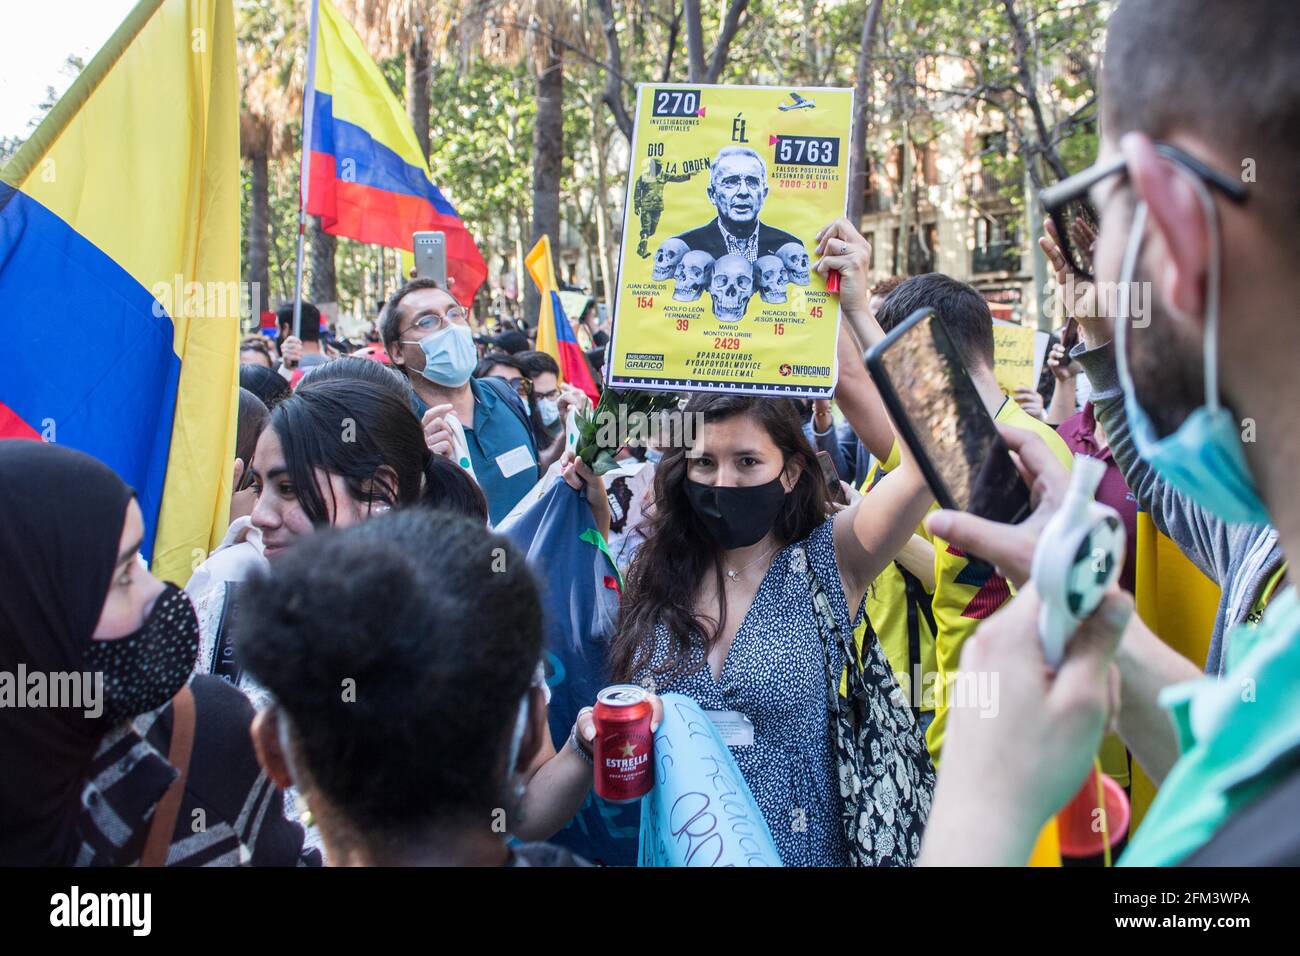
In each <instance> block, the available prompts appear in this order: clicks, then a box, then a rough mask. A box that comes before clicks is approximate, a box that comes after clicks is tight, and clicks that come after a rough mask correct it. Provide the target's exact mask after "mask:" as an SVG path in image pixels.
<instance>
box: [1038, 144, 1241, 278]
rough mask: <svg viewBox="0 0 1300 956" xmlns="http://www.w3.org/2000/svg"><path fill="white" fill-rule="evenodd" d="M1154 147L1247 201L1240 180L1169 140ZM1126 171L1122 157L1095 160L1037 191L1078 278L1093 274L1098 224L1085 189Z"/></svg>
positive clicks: (1233, 196) (1221, 189)
mask: <svg viewBox="0 0 1300 956" xmlns="http://www.w3.org/2000/svg"><path fill="white" fill-rule="evenodd" d="M1155 151H1156V152H1157V153H1159V154H1160V155H1161V156H1163V157H1165V158H1166V159H1168V160H1169V161H1170V162H1172V163H1175V164H1176V165H1178V166H1181V167H1182V168H1183V169H1185V170H1187V171H1188V172H1189V173H1191V174H1192V175H1194V176H1196V177H1197V178H1198V179H1201V180H1202V181H1204V182H1205V183H1206V184H1207V185H1209V186H1212V187H1213V188H1215V189H1217V190H1218V191H1219V192H1221V193H1223V194H1224V195H1225V196H1227V197H1228V199H1230V200H1231V201H1232V202H1234V203H1236V204H1237V205H1241V204H1242V203H1244V202H1245V201H1246V197H1247V196H1248V195H1249V193H1248V191H1247V189H1246V187H1245V186H1244V185H1243V184H1242V183H1241V182H1240V181H1238V180H1236V179H1233V178H1232V177H1230V176H1227V175H1225V174H1224V173H1221V172H1219V171H1218V170H1217V169H1214V168H1213V167H1211V166H1207V165H1206V164H1205V163H1203V162H1201V161H1200V160H1199V159H1197V158H1196V157H1195V156H1193V155H1191V154H1190V153H1187V152H1184V151H1183V150H1181V149H1179V148H1178V147H1177V146H1171V145H1170V144H1168V143H1156V144H1155ZM1126 172H1127V164H1126V163H1125V159H1124V157H1123V156H1116V157H1114V158H1113V159H1109V160H1107V161H1106V162H1104V163H1095V164H1093V165H1092V166H1089V167H1088V168H1087V169H1085V170H1083V171H1082V172H1080V173H1075V174H1074V175H1073V176H1070V177H1069V178H1068V179H1063V180H1061V181H1060V182H1059V183H1057V184H1055V185H1054V186H1048V187H1047V188H1046V189H1044V190H1043V191H1042V192H1040V193H1039V194H1038V201H1039V202H1041V203H1042V204H1043V209H1044V210H1046V211H1047V214H1048V215H1049V216H1051V217H1052V224H1053V225H1054V226H1055V227H1056V235H1057V237H1058V239H1059V241H1060V246H1061V253H1062V255H1064V256H1065V261H1066V262H1067V263H1069V265H1070V268H1071V269H1073V270H1074V273H1075V275H1077V276H1078V277H1079V278H1081V279H1086V280H1089V281H1091V280H1092V278H1093V274H1092V244H1093V242H1094V241H1095V240H1096V238H1097V230H1098V225H1099V223H1098V217H1097V211H1096V209H1095V208H1093V205H1092V203H1091V202H1089V200H1088V191H1089V190H1090V189H1092V187H1093V186H1095V185H1097V183H1099V182H1101V181H1102V180H1103V179H1106V178H1107V177H1109V176H1114V175H1116V174H1117V173H1126Z"/></svg>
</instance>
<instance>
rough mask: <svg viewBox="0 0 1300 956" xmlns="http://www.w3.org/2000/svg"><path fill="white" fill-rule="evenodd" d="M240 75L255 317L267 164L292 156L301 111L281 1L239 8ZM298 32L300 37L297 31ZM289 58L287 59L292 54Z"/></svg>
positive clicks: (263, 278)
mask: <svg viewBox="0 0 1300 956" xmlns="http://www.w3.org/2000/svg"><path fill="white" fill-rule="evenodd" d="M239 13H240V22H239V41H240V42H239V74H240V88H241V89H242V91H243V99H242V102H241V104H240V115H239V152H240V156H241V157H242V158H243V159H245V160H247V161H248V164H249V169H250V174H251V175H250V186H251V193H252V196H251V203H250V208H249V216H248V273H249V274H248V280H249V281H250V282H251V283H252V284H253V300H252V301H251V302H250V308H251V309H252V312H253V315H254V317H255V318H256V317H257V316H260V315H261V313H262V312H263V311H265V310H266V309H267V308H268V305H269V296H270V290H271V277H270V225H271V206H270V163H271V160H273V159H279V158H281V157H283V156H286V155H289V154H291V153H292V152H293V147H294V140H293V127H294V121H295V120H296V119H297V117H298V116H299V115H300V114H301V110H302V106H301V104H302V80H301V75H300V73H301V71H295V70H294V69H293V62H292V59H291V60H290V61H287V62H286V61H285V60H284V59H283V56H282V54H281V52H280V51H284V50H293V49H294V44H293V43H292V42H286V41H287V39H288V37H289V35H290V34H292V33H293V32H294V28H295V25H296V24H295V23H294V15H293V10H292V9H291V8H290V7H289V6H288V4H286V3H285V2H284V0H257V2H250V3H245V4H241V5H240V7H239ZM298 32H302V31H301V28H300V27H299V30H298ZM291 56H292V54H291Z"/></svg>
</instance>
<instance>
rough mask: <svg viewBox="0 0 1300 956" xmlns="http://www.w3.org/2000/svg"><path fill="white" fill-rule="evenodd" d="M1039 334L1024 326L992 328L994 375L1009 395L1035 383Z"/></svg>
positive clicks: (997, 326)
mask: <svg viewBox="0 0 1300 956" xmlns="http://www.w3.org/2000/svg"><path fill="white" fill-rule="evenodd" d="M1038 334H1039V333H1038V330H1037V329H1031V328H1027V327H1026V326H1023V325H1003V324H1000V323H995V324H994V326H993V374H994V375H995V376H996V377H997V380H998V385H1000V386H1001V387H1002V391H1004V392H1006V393H1007V394H1008V395H1010V394H1013V393H1014V392H1015V390H1016V389H1017V388H1034V387H1035V386H1036V385H1037V384H1038V374H1037V372H1036V371H1035V365H1036V363H1035V360H1034V353H1035V351H1036V347H1037V343H1038Z"/></svg>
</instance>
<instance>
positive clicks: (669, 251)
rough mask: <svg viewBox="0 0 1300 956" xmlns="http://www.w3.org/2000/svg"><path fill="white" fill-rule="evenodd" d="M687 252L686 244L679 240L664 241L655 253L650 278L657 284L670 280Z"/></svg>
mask: <svg viewBox="0 0 1300 956" xmlns="http://www.w3.org/2000/svg"><path fill="white" fill-rule="evenodd" d="M688 251H689V250H688V247H687V245H686V243H684V242H682V241H681V240H680V239H677V238H673V239H665V240H664V242H663V244H662V245H660V246H659V249H658V250H657V251H656V252H655V264H654V266H653V267H652V268H651V270H650V278H652V279H654V280H655V281H657V282H663V281H664V280H665V279H671V278H672V276H673V273H674V272H676V271H677V263H679V262H681V261H682V256H684V255H686V253H687V252H688Z"/></svg>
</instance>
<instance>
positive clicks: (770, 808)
mask: <svg viewBox="0 0 1300 956" xmlns="http://www.w3.org/2000/svg"><path fill="white" fill-rule="evenodd" d="M810 564H811V565H812V567H813V568H814V569H815V570H816V572H817V577H818V579H819V580H820V581H821V584H822V587H823V589H824V591H825V593H826V597H827V599H828V600H829V602H830V606H831V609H832V612H833V613H834V614H835V617H836V620H837V621H838V623H839V625H840V627H841V628H844V629H845V632H846V633H851V632H852V628H853V626H854V625H855V624H856V623H857V622H858V620H860V619H861V615H862V608H861V606H859V607H858V608H856V609H855V610H854V612H853V614H852V615H850V613H849V608H848V606H847V603H846V600H845V597H844V588H843V586H842V584H841V582H840V572H839V567H838V566H837V564H836V562H835V544H834V541H833V540H832V519H829V518H828V519H827V520H826V521H825V522H824V523H823V524H821V525H820V526H819V527H818V528H817V529H816V530H814V531H813V533H812V534H810V535H809V536H808V537H807V538H805V539H804V540H803V541H797V542H794V543H792V544H789V545H787V546H786V547H785V548H783V549H782V550H781V551H779V552H777V554H776V557H775V558H774V559H773V560H772V564H771V566H770V567H769V568H768V570H767V574H766V575H765V576H764V578H763V581H762V583H761V584H760V585H759V588H758V591H757V593H756V594H755V595H754V602H753V604H752V605H751V606H750V608H749V611H748V613H747V614H746V615H745V618H744V620H743V621H742V622H741V624H740V627H739V629H738V630H737V631H736V637H735V640H734V641H733V642H732V645H731V648H730V649H729V650H728V652H727V658H726V660H725V661H724V662H723V665H722V672H721V674H720V676H719V678H718V679H717V680H714V678H713V674H712V672H711V671H710V669H709V666H708V661H707V659H706V655H705V650H704V642H703V638H702V636H701V635H698V634H696V635H693V636H692V644H693V646H692V648H691V652H690V655H689V656H688V658H687V663H686V668H690V667H693V666H694V665H696V664H697V663H698V664H700V666H699V667H698V669H696V670H694V671H693V672H692V673H690V674H686V675H684V676H680V675H671V676H665V675H662V674H655V675H654V684H653V686H654V689H655V692H656V693H660V694H666V693H678V694H684V695H686V696H687V697H690V698H692V699H694V700H695V701H696V702H698V703H699V704H700V706H701V707H703V708H704V709H705V710H721V711H740V712H741V713H743V714H744V715H745V716H746V717H748V718H749V720H750V721H751V722H752V723H753V725H754V743H753V744H752V745H750V746H733V747H731V748H730V749H731V753H732V756H734V757H735V758H736V763H737V764H738V765H739V767H740V771H741V773H742V774H744V777H745V781H746V783H748V784H749V789H750V791H751V792H752V793H753V795H754V800H755V802H756V803H757V804H758V807H759V809H760V810H761V811H762V813H763V816H764V818H765V819H766V820H767V825H768V828H769V829H770V830H771V831H772V838H773V840H774V841H775V843H776V847H777V850H778V852H780V854H781V860H782V862H783V863H784V864H785V865H786V866H847V865H848V864H849V849H848V843H847V839H846V837H845V835H844V830H843V827H842V826H841V822H840V817H841V809H842V807H843V798H842V797H841V796H840V784H839V780H838V770H837V768H836V763H835V753H834V743H833V740H832V728H831V723H830V719H829V717H828V712H827V698H826V691H827V673H826V659H827V651H829V660H830V666H831V668H832V672H833V673H835V674H839V673H840V671H841V670H842V669H843V666H844V654H843V652H842V650H841V648H840V647H839V646H838V642H832V643H834V644H835V645H836V646H831V647H828V648H825V649H824V648H823V641H822V637H821V632H820V629H819V628H818V623H817V615H816V612H815V611H814V609H813V604H812V600H811V598H810V595H809V585H808V566H809V565H810ZM671 646H672V645H671V637H670V635H669V633H668V629H667V627H666V626H665V625H664V624H662V623H660V624H659V625H658V626H657V627H656V629H655V649H654V654H653V656H652V658H651V661H650V665H649V667H648V668H646V669H645V670H643V671H641V672H640V673H638V674H637V675H636V676H635V680H636V682H637V683H641V684H645V685H649V684H650V681H651V676H652V672H653V671H654V668H655V667H656V666H659V665H662V663H663V662H664V661H665V660H666V659H667V657H668V655H669V649H670V647H671Z"/></svg>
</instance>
